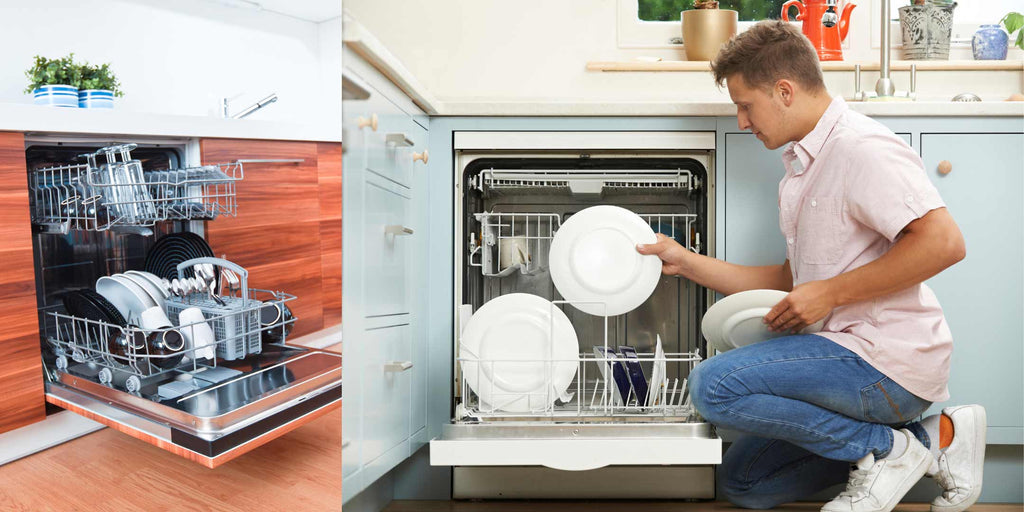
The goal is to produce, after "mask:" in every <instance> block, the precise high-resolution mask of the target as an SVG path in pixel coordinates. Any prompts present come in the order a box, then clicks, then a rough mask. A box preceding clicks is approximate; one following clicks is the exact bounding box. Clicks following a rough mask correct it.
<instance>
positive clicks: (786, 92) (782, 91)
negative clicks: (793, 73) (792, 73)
mask: <svg viewBox="0 0 1024 512" xmlns="http://www.w3.org/2000/svg"><path fill="white" fill-rule="evenodd" d="M775 92H776V93H778V95H779V99H781V100H782V104H783V105H785V106H787V107H789V106H792V105H793V94H794V93H795V92H796V87H795V86H794V85H793V82H790V81H789V80H786V79H785V78H783V79H782V80H779V81H778V82H775Z"/></svg>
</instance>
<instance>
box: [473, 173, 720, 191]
mask: <svg viewBox="0 0 1024 512" xmlns="http://www.w3.org/2000/svg"><path fill="white" fill-rule="evenodd" d="M471 186H472V187H473V188H475V189H477V190H479V191H481V192H484V193H485V194H488V193H499V194H500V193H504V192H523V191H526V190H530V191H532V192H535V193H536V192H541V193H551V194H561V193H565V192H566V191H568V192H570V193H572V194H574V195H577V194H583V195H595V194H596V195H599V194H600V193H601V192H602V190H604V189H625V188H643V189H649V191H659V190H660V191H665V192H676V191H687V192H689V191H693V190H697V189H699V188H700V180H699V179H697V178H696V177H695V176H694V175H693V173H691V172H690V171H687V170H685V169H677V170H616V171H607V172H586V171H572V172H569V171H565V170H536V169H531V170H521V169H520V170H499V169H485V170H484V171H482V172H481V173H480V174H478V175H477V176H474V177H473V178H472V182H471Z"/></svg>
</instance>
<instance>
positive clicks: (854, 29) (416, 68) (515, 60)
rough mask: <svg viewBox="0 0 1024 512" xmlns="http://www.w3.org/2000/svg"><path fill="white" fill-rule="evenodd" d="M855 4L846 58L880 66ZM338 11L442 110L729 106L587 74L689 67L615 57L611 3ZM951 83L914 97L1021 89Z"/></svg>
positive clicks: (641, 76) (701, 80)
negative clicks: (511, 104)
mask: <svg viewBox="0 0 1024 512" xmlns="http://www.w3.org/2000/svg"><path fill="white" fill-rule="evenodd" d="M857 3H859V4H861V5H859V6H858V7H857V8H855V9H854V11H853V13H852V17H851V29H850V34H849V36H848V38H847V39H848V43H849V45H850V46H851V48H849V49H847V50H845V53H846V59H847V60H872V61H876V62H877V61H878V48H877V47H873V45H875V46H877V43H874V42H873V38H872V36H871V22H872V20H873V19H874V18H877V17H878V14H877V9H876V8H874V7H873V4H872V0H860V1H858V2H857ZM894 3H895V0H894ZM343 5H344V8H345V10H346V11H348V12H349V13H350V14H351V16H352V17H353V18H354V19H355V20H356V21H358V22H359V23H360V24H362V25H363V26H365V27H366V28H367V29H368V30H369V31H370V32H371V33H373V34H374V35H375V36H376V37H377V38H378V39H379V40H380V41H381V43H382V44H383V45H384V46H386V47H387V48H388V50H389V51H390V52H391V53H392V54H394V55H395V56H396V57H397V58H398V59H399V60H400V61H401V62H402V64H403V65H404V66H405V67H406V68H407V69H408V70H409V71H410V72H411V73H412V74H413V76H415V77H416V78H417V79H418V80H419V81H420V82H421V83H422V84H423V85H424V86H425V87H426V88H427V89H428V90H429V91H430V92H431V93H432V94H433V95H434V96H436V97H437V98H438V99H439V100H441V101H451V102H467V101H469V102H471V101H554V102H558V101H568V102H581V101H582V102H586V101H592V102H600V101H617V102H618V101H642V102H660V101H669V102H680V101H704V100H721V101H728V99H729V98H728V96H727V95H726V94H725V93H724V92H723V91H719V90H717V88H715V86H714V84H713V83H712V82H711V79H710V77H709V75H708V74H707V73H607V72H606V73H600V72H593V71H586V70H585V66H586V63H587V62H588V61H630V60H633V59H635V58H636V57H638V56H657V57H661V58H663V59H665V60H685V55H684V54H683V52H682V51H681V50H678V49H627V48H619V47H618V41H617V37H616V11H617V6H618V4H617V1H616V0H585V1H584V0H577V1H567V2H566V1H563V2H554V1H550V0H520V1H518V2H515V3H512V4H509V3H498V2H481V1H479V0H449V1H446V2H408V1H404V0H343ZM876 23H877V22H876ZM893 35H894V37H899V34H898V33H894V34H893ZM892 58H893V59H894V60H895V59H898V58H899V52H898V51H894V52H893V56H892ZM950 58H951V59H970V58H971V56H970V48H958V49H955V50H954V51H953V53H952V55H951V57H950ZM1010 58H1015V59H1020V58H1021V52H1020V50H1013V53H1012V54H1011V57H1010ZM906 75H907V74H906V73H896V74H894V80H896V85H897V87H898V88H900V89H906V88H908V87H909V80H908V78H907V76H906ZM954 75H955V74H944V73H942V72H928V73H923V72H922V73H920V74H919V77H918V89H919V95H922V96H924V97H927V96H929V95H932V96H934V97H936V98H945V99H948V98H949V97H951V96H952V95H953V94H955V93H951V91H953V90H955V89H959V90H955V92H964V91H977V92H978V93H979V94H980V95H981V96H982V98H983V99H1004V98H1006V97H1007V96H1009V94H1010V93H1012V92H1016V91H1019V90H1020V89H1021V73H1020V72H996V73H988V72H986V73H985V74H984V75H979V74H968V75H967V77H966V80H964V78H963V75H962V74H961V75H959V77H958V76H954ZM877 76H878V75H877V73H874V74H870V73H865V74H864V76H863V78H862V82H863V84H864V88H865V89H869V90H870V89H873V88H874V83H875V80H876V79H877ZM951 77H952V78H951ZM951 79H952V81H951ZM826 83H827V85H828V86H829V89H830V90H831V91H832V92H833V93H836V94H843V95H847V96H850V95H852V94H853V90H854V86H853V73H852V72H835V73H828V74H826Z"/></svg>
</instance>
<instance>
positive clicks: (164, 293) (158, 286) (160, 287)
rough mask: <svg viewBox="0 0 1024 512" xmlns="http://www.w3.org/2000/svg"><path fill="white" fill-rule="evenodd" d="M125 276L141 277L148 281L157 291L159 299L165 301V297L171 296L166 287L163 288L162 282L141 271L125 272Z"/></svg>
mask: <svg viewBox="0 0 1024 512" xmlns="http://www.w3.org/2000/svg"><path fill="white" fill-rule="evenodd" d="M125 275H128V276H139V277H142V278H143V279H145V280H147V281H149V282H150V283H153V286H155V287H156V289H157V290H159V292H160V296H161V297H163V298H165V299H166V298H167V297H170V296H171V291H170V290H168V289H167V287H165V286H164V284H163V283H162V282H160V278H159V277H157V276H155V275H153V274H151V273H149V272H143V271H141V270H129V271H126V272H125Z"/></svg>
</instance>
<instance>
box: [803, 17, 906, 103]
mask: <svg viewBox="0 0 1024 512" xmlns="http://www.w3.org/2000/svg"><path fill="white" fill-rule="evenodd" d="M828 3H829V5H831V4H832V0H830V1H829V2H828ZM890 12H891V10H890V8H889V0H882V42H881V44H880V46H881V47H882V48H881V52H880V55H879V60H878V81H877V82H875V91H874V92H868V91H861V90H860V64H857V65H856V66H854V80H856V82H857V90H856V92H855V93H854V99H857V100H861V101H868V100H897V99H899V100H914V99H916V98H917V94H916V91H915V90H916V89H917V65H916V64H911V66H910V91H897V90H896V86H895V85H894V84H893V82H892V78H890V76H889V71H890V66H889V53H890V51H891V50H890V48H889V46H890V41H891V37H890V34H889V32H890V30H889V29H890V26H889V25H890V23H889V13H890ZM826 14H827V13H826ZM822 23H824V18H822Z"/></svg>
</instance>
